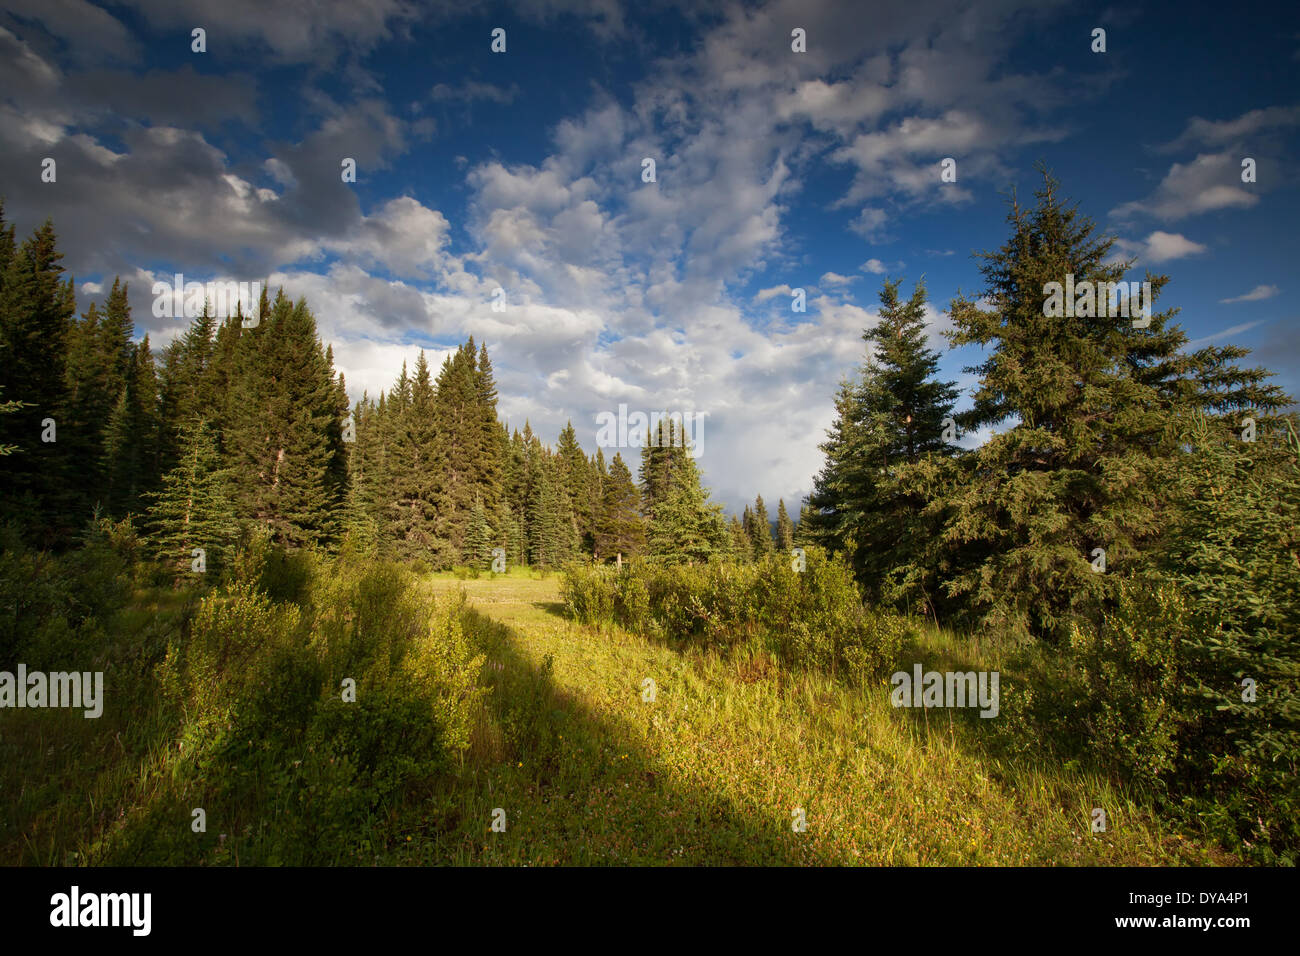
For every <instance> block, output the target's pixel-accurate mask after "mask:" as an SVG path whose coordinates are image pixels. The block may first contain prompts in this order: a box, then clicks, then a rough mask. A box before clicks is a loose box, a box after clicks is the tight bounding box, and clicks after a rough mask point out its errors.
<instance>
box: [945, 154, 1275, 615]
mask: <svg viewBox="0 0 1300 956" xmlns="http://www.w3.org/2000/svg"><path fill="white" fill-rule="evenodd" d="M1043 180H1044V181H1043V185H1042V186H1041V188H1040V189H1038V190H1037V192H1036V194H1035V195H1036V199H1037V202H1036V205H1035V206H1034V207H1033V208H1032V209H1026V208H1024V207H1022V206H1021V205H1020V204H1019V202H1018V201H1017V200H1016V199H1015V198H1014V196H1013V197H1012V199H1011V202H1010V210H1009V213H1008V221H1009V223H1010V225H1011V231H1012V235H1011V238H1010V239H1009V240H1008V241H1007V242H1006V244H1005V245H1003V246H1002V248H1001V249H999V250H997V251H995V252H991V253H984V254H982V255H981V258H982V259H983V260H984V261H983V264H982V266H981V271H982V272H983V274H984V277H985V280H986V283H987V287H986V289H985V291H984V299H985V300H987V301H988V302H989V303H990V307H989V308H982V307H981V305H980V302H979V301H978V300H971V299H969V298H966V297H964V296H959V297H957V298H956V299H954V300H953V303H952V305H951V308H950V312H951V315H952V320H953V324H954V331H953V332H952V333H951V334H950V337H951V339H952V341H953V343H954V344H955V345H957V346H963V345H970V344H977V345H980V346H982V347H983V348H984V349H985V350H986V351H987V353H988V358H987V359H986V360H985V361H984V362H983V363H981V364H979V365H977V366H975V367H974V368H973V369H970V370H969V371H972V372H975V373H978V374H979V376H980V384H979V388H978V390H977V391H976V394H975V400H974V406H973V408H972V409H971V410H970V411H969V412H967V413H965V414H963V415H962V416H959V421H960V422H961V424H962V425H963V427H965V428H967V429H978V428H1002V429H1004V430H1003V431H1000V432H998V433H996V434H994V435H993V436H992V438H990V439H989V441H987V442H986V443H985V444H984V445H983V446H981V447H980V448H979V449H978V450H977V451H976V452H974V453H973V454H971V455H968V456H964V458H963V461H962V468H961V473H960V478H959V480H958V481H957V483H956V484H955V485H952V486H950V488H949V490H948V492H947V493H946V494H944V495H942V498H943V499H944V500H942V501H941V502H939V503H938V508H937V509H936V510H942V512H943V514H944V520H945V526H944V530H943V541H944V543H945V544H946V545H947V546H948V548H949V554H950V555H951V554H953V553H958V554H959V557H958V558H956V559H952V563H953V567H952V569H951V573H950V580H949V582H948V584H947V588H948V592H949V594H950V595H952V596H954V597H956V598H958V599H960V600H962V601H963V602H964V603H965V604H966V605H967V606H968V607H969V608H970V609H971V610H972V611H973V612H974V613H975V614H977V615H978V616H979V618H980V619H981V620H982V621H984V622H985V623H989V624H997V625H1003V626H1011V627H1016V628H1023V629H1027V630H1028V631H1029V632H1031V633H1034V634H1059V633H1061V631H1062V625H1063V624H1064V623H1065V622H1066V621H1067V620H1068V619H1069V618H1071V617H1074V616H1076V615H1078V614H1080V613H1083V612H1085V611H1086V610H1087V609H1088V608H1089V607H1090V606H1093V605H1095V603H1096V602H1097V601H1099V600H1101V599H1103V598H1104V597H1105V596H1106V595H1107V593H1108V591H1109V581H1110V580H1112V576H1113V575H1114V574H1115V573H1116V572H1120V573H1123V572H1125V571H1126V570H1129V569H1132V568H1133V567H1134V566H1135V564H1136V563H1137V561H1138V555H1139V554H1140V553H1141V552H1142V550H1143V549H1144V548H1146V547H1147V546H1148V545H1149V544H1150V541H1151V539H1152V537H1153V536H1154V535H1155V533H1156V531H1157V530H1158V528H1159V527H1160V526H1161V524H1162V521H1161V517H1162V511H1163V510H1164V509H1165V508H1166V505H1165V504H1164V501H1163V499H1164V496H1163V494H1162V491H1161V489H1160V487H1159V482H1158V480H1157V475H1156V471H1157V469H1156V465H1157V464H1158V462H1159V461H1160V460H1161V459H1162V458H1167V457H1168V456H1169V455H1171V454H1174V453H1176V452H1177V441H1176V440H1175V439H1174V438H1172V437H1171V436H1170V434H1169V433H1168V430H1167V428H1166V426H1167V424H1168V422H1169V421H1170V420H1171V417H1172V416H1175V415H1177V414H1179V413H1181V412H1183V411H1187V410H1189V409H1195V408H1204V407H1206V406H1210V407H1225V406H1226V407H1228V408H1231V407H1234V406H1239V405H1240V403H1242V402H1247V403H1249V404H1250V405H1252V406H1253V407H1254V408H1255V409H1256V410H1258V412H1259V413H1260V414H1267V413H1271V412H1272V411H1274V410H1276V409H1277V408H1279V407H1281V406H1283V405H1285V404H1287V399H1286V396H1284V395H1282V394H1281V392H1280V390H1279V389H1276V388H1272V387H1270V386H1267V385H1266V384H1265V383H1264V379H1265V378H1266V377H1267V373H1264V372H1262V370H1253V371H1251V370H1243V369H1238V368H1236V367H1235V366H1234V365H1233V364H1232V358H1233V357H1234V356H1235V355H1237V354H1240V353H1239V352H1233V351H1222V350H1219V351H1207V350H1202V351H1201V352H1200V353H1194V354H1193V355H1192V356H1185V355H1181V354H1180V351H1181V349H1182V347H1183V346H1184V345H1185V344H1186V336H1185V335H1184V333H1183V332H1182V330H1181V329H1180V328H1179V327H1178V326H1176V325H1173V324H1171V320H1172V318H1173V315H1174V311H1173V310H1168V311H1164V312H1156V311H1155V310H1154V309H1151V314H1150V316H1149V320H1150V324H1149V327H1147V328H1144V329H1143V328H1134V327H1133V325H1132V319H1131V317H1130V316H1124V315H1118V314H1116V313H1117V312H1118V311H1119V310H1118V309H1106V310H1104V311H1106V313H1107V314H1106V315H1098V314H1097V313H1098V312H1099V311H1102V310H1101V309H1099V308H1098V305H1099V303H1100V302H1101V301H1102V300H1104V299H1105V298H1107V297H1106V296H1105V294H1104V293H1103V294H1102V295H1100V296H1096V297H1095V298H1094V299H1089V298H1088V297H1087V296H1086V295H1085V294H1084V292H1085V290H1088V289H1095V288H1097V287H1098V286H1100V287H1101V288H1106V286H1104V285H1101V284H1103V283H1118V282H1120V281H1121V280H1122V278H1123V276H1124V274H1125V272H1127V271H1128V269H1129V268H1130V267H1131V266H1132V262H1131V261H1129V262H1118V263H1115V262H1112V261H1111V260H1110V252H1111V249H1112V247H1113V245H1114V240H1113V239H1111V238H1108V237H1102V236H1098V235H1096V229H1095V226H1094V224H1093V223H1092V221H1091V220H1089V219H1088V218H1087V217H1085V216H1082V215H1081V214H1080V213H1079V212H1078V210H1077V208H1076V207H1074V206H1069V205H1066V204H1065V203H1064V202H1062V200H1061V199H1060V198H1059V197H1058V195H1057V183H1056V181H1055V180H1054V179H1053V178H1052V177H1051V176H1050V174H1048V173H1046V171H1044V173H1043ZM1069 276H1072V277H1073V284H1074V287H1075V289H1077V290H1079V298H1078V301H1077V302H1076V303H1073V305H1074V306H1075V308H1074V309H1073V310H1072V311H1073V313H1074V314H1073V315H1072V316H1069V315H1065V316H1054V315H1048V314H1047V313H1048V312H1049V311H1052V310H1049V309H1048V308H1046V307H1045V306H1046V305H1047V303H1048V301H1049V299H1048V296H1049V293H1048V289H1049V283H1062V284H1064V283H1066V282H1067V281H1069V280H1068V278H1067V277H1069ZM1147 281H1148V282H1150V289H1151V296H1150V298H1151V301H1152V302H1154V300H1155V299H1157V298H1158V297H1159V295H1160V293H1161V291H1162V290H1163V288H1164V286H1165V284H1166V283H1167V281H1168V277H1167V276H1151V275H1150V274H1148V277H1147ZM1085 282H1087V283H1091V284H1092V285H1091V286H1084V285H1082V283H1085ZM1009 423H1011V427H1009V428H1008V427H1007V425H1008V424H1009ZM958 549H963V550H960V551H959V550H958ZM1100 552H1104V558H1105V562H1106V566H1107V571H1108V573H1106V574H1099V573H1095V571H1094V568H1097V567H1098V564H1097V557H1096V556H1097V555H1098V554H1099V553H1100Z"/></svg>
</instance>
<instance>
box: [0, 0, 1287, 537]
mask: <svg viewBox="0 0 1300 956" xmlns="http://www.w3.org/2000/svg"><path fill="white" fill-rule="evenodd" d="M196 29H201V30H203V31H204V32H203V34H202V40H203V42H202V44H199V43H198V42H197V41H196V39H195V34H194V31H195V30H196ZM1098 29H1102V30H1104V31H1105V50H1104V52H1101V51H1094V49H1093V47H1094V46H1097V45H1098V41H1097V39H1096V38H1095V36H1094V31H1096V30H1098ZM498 30H500V31H504V50H503V51H500V52H497V51H494V50H493V48H492V47H493V44H494V31H498ZM794 31H802V32H801V34H800V36H801V37H802V45H803V47H804V49H802V50H796V49H794V47H796V46H799V45H800V43H799V41H798V40H797V39H796V38H795V33H794ZM495 36H496V37H497V38H498V39H497V42H496V45H497V46H498V48H499V47H500V46H501V42H500V38H501V37H502V34H501V33H496V34H495ZM199 45H201V46H202V47H203V49H202V51H199V50H197V49H196V47H197V46H199ZM1298 147H1300V6H1297V5H1296V4H1294V3H1271V2H1264V3H1256V4H1249V5H1247V4H1222V3H1201V2H1183V3H1176V4H1146V3H1136V4H1122V5H1121V4H1087V3H1083V4H1080V3H1070V2H1053V0H1030V2H1011V0H981V2H976V3H953V2H930V0H908V2H904V3H892V2H891V3H876V2H872V3H863V2H836V3H832V2H825V0H775V2H766V3H764V2H749V3H724V4H706V3H699V2H687V3H680V2H672V0H640V2H636V3H624V2H622V0H522V2H516V3H511V4H496V5H493V4H472V5H471V4H464V3H462V2H443V0H437V2H429V3H413V2H407V0H314V2H311V3H307V2H304V0H298V2H283V3H268V2H266V0H129V2H121V3H104V4H98V5H92V4H90V3H87V2H85V0H0V195H3V196H4V198H5V214H6V218H7V219H8V220H9V221H10V222H14V223H16V224H17V226H18V230H19V233H20V234H22V235H27V234H30V232H31V230H32V229H33V228H35V227H36V226H37V225H39V224H40V222H42V221H43V220H44V219H45V218H46V217H50V218H52V219H53V220H54V224H55V228H56V230H57V231H58V234H59V237H60V245H61V248H62V249H63V251H64V253H65V258H64V261H63V265H64V266H65V267H66V268H67V269H68V270H69V272H70V273H71V274H72V275H73V276H74V277H75V279H76V288H77V292H78V303H77V304H78V310H79V311H84V310H85V308H87V307H88V306H89V304H90V302H91V301H92V300H99V301H100V303H101V305H102V300H103V297H104V294H105V292H106V289H107V287H108V286H109V285H111V283H112V281H113V278H114V276H119V275H120V276H121V277H122V278H123V279H124V280H125V281H127V282H128V283H129V288H130V296H131V303H132V308H133V317H134V319H135V323H136V332H137V338H140V337H143V336H144V335H145V334H148V336H149V339H150V343H151V345H152V346H154V347H155V348H157V347H159V346H162V345H165V344H166V343H167V342H168V341H170V340H171V338H172V337H174V336H176V335H178V334H180V333H181V332H183V330H184V328H185V327H186V325H187V324H188V320H187V319H186V318H184V317H172V316H161V317H160V316H156V315H155V314H154V309H153V305H154V294H153V285H154V283H155V282H156V281H159V280H163V281H171V279H172V277H173V275H174V274H175V273H182V274H183V275H184V277H185V280H186V281H197V282H208V281H214V280H222V281H224V280H231V281H245V282H256V281H261V282H269V284H270V287H271V288H272V289H275V288H278V287H283V288H284V290H285V293H286V294H287V295H289V296H290V297H291V298H294V299H297V298H299V297H305V298H306V299H307V301H308V304H309V305H310V307H311V308H312V310H313V312H314V313H315V315H316V317H317V321H318V324H319V329H320V334H321V338H322V340H323V341H325V342H327V343H329V344H330V345H332V347H333V351H334V357H335V362H336V366H337V367H338V369H339V370H340V371H341V372H342V373H343V374H344V376H345V378H346V382H347V385H348V390H349V392H350V394H351V395H352V397H353V398H354V399H357V398H360V397H361V395H362V393H363V392H367V393H369V394H370V395H371V396H376V395H377V394H378V393H379V392H380V391H381V390H384V389H387V388H389V387H390V386H391V384H392V382H393V381H394V379H395V378H396V377H397V374H398V372H399V371H400V368H401V365H402V362H403V361H405V362H407V363H408V365H413V364H414V361H415V358H416V356H417V355H418V353H419V351H420V350H421V349H423V350H424V351H425V352H426V353H427V356H428V358H429V359H430V361H431V362H432V363H433V364H434V366H435V367H436V366H437V365H439V364H440V363H441V361H442V358H443V357H444V356H445V355H446V354H448V353H449V352H450V351H451V350H453V349H454V348H455V347H456V346H457V345H458V344H459V343H460V342H462V341H464V340H465V339H466V338H468V337H469V336H473V337H474V340H475V342H476V343H482V342H486V344H487V347H488V350H489V353H490V355H491V358H492V361H493V365H494V368H495V371H496V375H497V382H498V388H499V392H500V400H499V406H498V408H499V412H500V414H501V416H502V417H503V418H504V419H506V420H507V421H508V422H509V424H510V426H511V427H512V428H522V427H523V424H524V422H525V420H527V421H529V422H530V423H531V425H532V427H533V430H534V431H535V432H537V433H538V434H539V435H540V436H541V437H542V438H543V440H544V441H547V442H548V443H553V442H554V441H555V438H556V436H557V435H558V432H559V430H560V428H561V427H563V425H564V424H565V422H566V421H572V422H573V424H574V427H575V429H576V430H577V434H578V438H579V441H580V442H581V443H582V444H583V446H584V447H585V448H586V449H587V450H588V452H592V453H594V451H595V448H596V439H597V433H598V431H599V425H598V416H601V415H602V413H609V412H612V413H614V414H617V413H618V410H619V407H620V405H625V406H626V407H627V412H628V413H629V414H631V413H633V412H636V411H642V412H646V413H649V412H653V411H679V412H682V413H687V414H696V415H698V414H700V413H703V415H704V418H703V421H704V424H703V426H702V432H701V433H700V435H699V437H700V439H701V441H700V447H699V449H698V451H699V455H698V458H697V462H698V464H699V466H700V468H701V470H702V472H703V476H704V479H705V481H706V483H707V484H708V485H709V486H710V487H711V489H712V491H713V495H714V498H715V500H719V501H721V502H723V503H724V504H725V505H726V506H727V508H728V510H730V511H739V509H740V508H742V507H743V505H744V503H745V502H746V501H751V500H752V499H753V498H754V496H755V495H756V494H762V495H763V497H764V499H765V500H766V501H767V503H768V507H769V511H770V512H774V511H775V505H776V501H777V499H778V498H783V499H784V500H785V502H786V504H787V506H788V507H789V508H790V510H791V512H792V514H797V513H798V502H799V500H800V499H801V498H802V496H803V495H805V494H806V493H807V492H808V491H809V489H810V488H811V485H812V480H813V476H814V475H815V474H816V472H817V471H818V469H819V468H820V467H821V464H822V454H821V452H820V451H819V449H818V445H819V444H820V443H821V442H822V441H823V440H824V438H825V431H826V429H827V427H828V426H829V425H830V424H831V422H832V420H833V417H834V407H833V399H834V394H835V390H836V386H837V384H838V382H839V381H840V379H841V378H843V377H844V376H845V375H849V374H851V373H852V372H853V370H854V369H855V368H856V367H857V366H858V365H860V364H861V362H862V361H863V359H864V357H865V344H864V342H863V341H862V338H861V336H862V332H863V330H864V329H866V328H868V327H869V326H871V325H873V324H874V322H875V321H876V317H877V309H878V305H879V301H878V295H879V291H880V285H881V282H882V280H883V279H884V278H886V277H891V278H897V279H900V280H902V282H903V289H902V291H903V294H904V295H908V294H910V291H911V289H912V286H913V283H915V282H917V281H919V280H922V279H923V280H924V282H925V284H926V287H927V289H928V292H929V296H930V310H929V314H928V321H929V332H930V338H931V344H932V345H933V346H934V347H935V348H936V349H939V350H941V351H942V352H943V359H942V362H941V366H940V367H941V372H942V374H943V377H944V378H945V379H946V380H951V381H955V382H956V383H957V384H958V386H959V387H960V388H961V389H962V390H963V392H962V403H963V404H966V403H968V402H969V393H970V389H971V388H972V387H973V386H974V385H975V384H976V378H975V376H973V375H971V374H968V373H966V372H964V371H963V370H964V368H965V367H967V366H971V365H973V364H975V363H976V362H978V361H979V360H980V355H981V353H980V351H979V349H978V348H976V347H966V348H964V349H962V350H960V351H952V350H949V349H948V346H947V342H946V340H945V339H944V337H943V334H942V333H943V331H944V330H945V329H947V328H950V325H949V322H948V318H947V316H946V314H945V310H946V308H947V306H948V304H949V302H950V301H951V299H952V298H953V296H954V295H956V294H958V292H959V291H960V292H963V293H966V294H978V293H979V292H980V291H981V290H982V288H983V284H982V280H981V276H980V274H979V271H978V260H977V259H976V258H974V256H973V254H974V253H975V252H977V251H980V250H990V249H994V248H997V247H998V246H1000V245H1001V244H1002V243H1003V242H1004V241H1005V240H1006V238H1007V235H1008V227H1007V224H1006V221H1005V216H1006V203H1007V199H1008V196H1009V195H1010V193H1011V191H1012V190H1016V191H1018V193H1019V195H1020V196H1021V197H1022V198H1031V197H1032V192H1033V190H1034V188H1035V186H1036V185H1037V184H1038V182H1040V181H1041V180H1040V177H1039V174H1038V173H1037V172H1036V171H1035V166H1036V164H1038V163H1040V162H1041V163H1045V164H1046V165H1047V166H1048V167H1049V168H1050V169H1051V170H1052V171H1053V173H1054V174H1055V175H1056V176H1057V178H1058V179H1059V180H1060V182H1061V191H1062V192H1063V193H1064V194H1065V195H1066V196H1068V197H1070V198H1071V199H1072V200H1074V201H1077V202H1078V203H1079V206H1080V209H1081V210H1082V211H1083V212H1084V213H1086V214H1088V215H1089V216H1091V217H1092V218H1093V219H1095V220H1096V222H1097V223H1098V226H1099V227H1100V229H1101V230H1102V231H1104V232H1105V233H1107V234H1110V235H1113V236H1114V237H1116V239H1117V246H1116V253H1117V255H1118V254H1122V255H1124V256H1127V257H1131V258H1134V259H1135V260H1136V261H1135V265H1134V267H1133V270H1132V271H1131V272H1130V274H1129V276H1128V278H1130V279H1133V280H1139V281H1140V280H1141V279H1143V278H1144V277H1145V273H1146V271H1147V270H1150V271H1151V272H1152V273H1154V274H1165V275H1168V276H1170V278H1171V281H1170V283H1169V285H1168V286H1167V287H1166V288H1165V290H1164V294H1163V295H1162V297H1161V299H1160V302H1159V306H1158V307H1167V306H1169V305H1174V306H1177V307H1179V309H1180V310H1181V311H1180V312H1179V314H1178V316H1177V319H1176V321H1177V322H1179V323H1180V324H1181V325H1182V326H1183V327H1184V328H1185V330H1186V331H1187V334H1188V337H1189V339H1191V346H1192V347H1198V346H1200V345H1205V344H1211V343H1213V344H1219V345H1222V344H1227V343H1233V344H1237V345H1242V346H1245V347H1248V348H1250V349H1252V350H1254V354H1253V355H1252V357H1251V358H1250V359H1249V360H1247V364H1252V365H1253V364H1260V365H1263V366H1265V367H1267V368H1269V369H1270V370H1272V371H1275V372H1276V373H1277V378H1276V379H1275V380H1274V381H1276V382H1277V383H1278V384H1280V385H1282V386H1283V387H1284V388H1285V389H1286V390H1287V391H1288V392H1289V393H1290V394H1292V395H1300V287H1298V285H1297V282H1296V280H1295V264H1296V262H1297V261H1298V260H1300V243H1298V242H1297V239H1296V227H1295V224H1296V222H1297V221H1300V193H1298V192H1297V186H1296V181H1297V171H1296V168H1295V167H1294V166H1292V167H1290V168H1288V167H1287V165H1286V164H1287V162H1288V157H1292V158H1294V157H1295V156H1296V154H1297V148H1298ZM1246 158H1250V159H1253V160H1255V181H1254V182H1249V183H1248V182H1243V179H1242V161H1243V159H1246ZM47 159H53V160H54V167H53V170H54V172H53V181H47V180H48V179H49V178H50V174H49V172H48V169H49V167H48V164H46V163H45V160H47ZM347 159H351V160H354V161H355V167H356V175H355V182H345V181H344V178H345V177H344V175H343V172H342V170H343V165H344V161H345V160H347ZM647 159H650V160H653V161H654V177H653V179H654V181H653V182H649V181H647V179H648V178H649V171H648V169H647V164H646V162H645V161H646V160H647ZM945 159H952V160H954V163H955V165H954V166H953V168H954V169H955V174H956V175H955V181H944V176H943V175H942V172H943V161H944V160H945ZM947 178H948V179H952V176H949V177H947ZM800 289H801V290H803V292H804V296H803V299H804V302H805V306H806V311H803V312H798V311H795V310H794V308H793V304H794V290H800ZM497 290H500V291H499V292H498V291H497ZM494 305H495V306H496V308H494ZM984 437H986V436H982V435H979V434H972V435H966V436H963V438H962V441H963V443H965V444H967V446H970V445H972V444H976V443H978V442H979V441H981V440H983V438H984ZM618 450H620V449H617V448H607V449H606V450H605V454H606V456H607V457H612V455H613V452H614V451H618ZM622 451H623V454H624V457H625V458H630V460H631V463H632V464H633V467H635V463H636V461H637V460H638V453H637V451H636V450H635V449H631V450H630V451H629V450H628V449H622Z"/></svg>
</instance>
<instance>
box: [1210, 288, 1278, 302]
mask: <svg viewBox="0 0 1300 956" xmlns="http://www.w3.org/2000/svg"><path fill="white" fill-rule="evenodd" d="M1280 291H1281V290H1280V289H1278V287H1277V286H1275V285H1257V286H1255V288H1253V289H1251V290H1250V291H1249V292H1247V293H1246V294H1245V295H1238V296H1233V297H1232V298H1231V299H1220V300H1219V302H1220V303H1221V304H1223V305H1227V304H1229V303H1231V302H1259V301H1260V300H1262V299H1271V298H1273V296H1275V295H1277V294H1278V292H1280Z"/></svg>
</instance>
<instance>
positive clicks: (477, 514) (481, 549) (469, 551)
mask: <svg viewBox="0 0 1300 956" xmlns="http://www.w3.org/2000/svg"><path fill="white" fill-rule="evenodd" d="M492 540H493V531H492V525H491V524H489V523H488V516H487V511H486V509H484V507H483V500H482V499H481V498H475V499H474V504H473V506H472V507H471V508H470V512H469V521H468V522H467V524H466V528H465V547H464V551H463V552H462V555H461V560H462V561H463V562H464V563H465V564H467V565H469V566H470V567H472V568H478V569H479V570H480V571H485V570H487V569H488V567H489V566H490V565H491V563H492V547H493V544H492Z"/></svg>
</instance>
